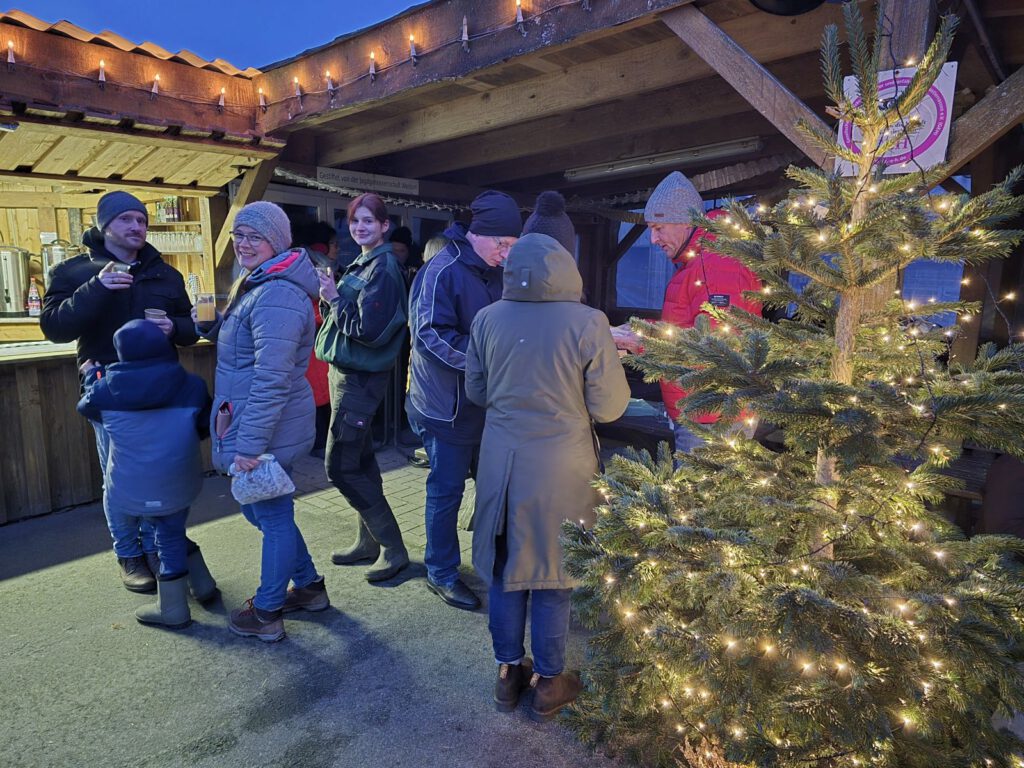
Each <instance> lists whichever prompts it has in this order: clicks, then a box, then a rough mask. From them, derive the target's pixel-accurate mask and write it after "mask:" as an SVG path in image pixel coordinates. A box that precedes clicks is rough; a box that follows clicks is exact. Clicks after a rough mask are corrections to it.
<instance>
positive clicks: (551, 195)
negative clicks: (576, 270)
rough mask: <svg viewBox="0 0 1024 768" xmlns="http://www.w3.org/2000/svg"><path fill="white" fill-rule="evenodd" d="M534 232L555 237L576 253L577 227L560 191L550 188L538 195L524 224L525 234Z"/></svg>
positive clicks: (571, 251) (563, 245) (568, 249)
mask: <svg viewBox="0 0 1024 768" xmlns="http://www.w3.org/2000/svg"><path fill="white" fill-rule="evenodd" d="M532 232H536V233H539V234H541V235H548V236H550V237H553V238H555V240H557V241H558V242H559V243H560V244H561V246H562V247H563V248H565V250H567V251H568V252H569V253H571V254H573V255H575V253H576V229H575V228H574V227H573V225H572V220H571V219H570V218H569V216H568V214H566V212H565V198H564V197H562V196H561V195H560V194H559V193H558V192H555V191H553V190H548V191H547V192H541V193H540V194H539V195H537V202H536V203H535V204H534V208H533V213H531V214H530V216H529V218H528V219H527V220H526V224H525V225H524V226H523V234H524V235H528V234H530V233H532Z"/></svg>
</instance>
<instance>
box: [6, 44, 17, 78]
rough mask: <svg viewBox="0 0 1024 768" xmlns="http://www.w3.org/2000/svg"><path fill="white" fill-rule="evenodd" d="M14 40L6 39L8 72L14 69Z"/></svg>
mask: <svg viewBox="0 0 1024 768" xmlns="http://www.w3.org/2000/svg"><path fill="white" fill-rule="evenodd" d="M14 64H15V62H14V41H13V40H8V41H7V70H8V71H9V72H13V71H14Z"/></svg>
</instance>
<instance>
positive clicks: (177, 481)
mask: <svg viewBox="0 0 1024 768" xmlns="http://www.w3.org/2000/svg"><path fill="white" fill-rule="evenodd" d="M114 348H115V349H116V350H117V359H118V362H117V363H113V364H111V365H109V366H106V368H102V367H99V366H95V367H92V368H89V369H88V370H86V371H85V394H84V395H83V396H82V399H81V401H79V403H78V411H79V413H81V414H82V415H83V416H85V417H86V418H88V419H91V420H92V421H96V422H99V423H101V424H102V425H103V427H104V428H105V429H106V431H107V433H108V434H109V436H110V452H109V455H108V458H107V465H106V466H105V467H103V483H104V487H105V490H106V493H105V494H104V501H105V503H107V504H109V505H111V507H112V508H114V509H116V510H117V511H118V512H121V513H123V514H126V515H130V516H134V517H147V518H150V520H151V521H152V523H153V525H154V527H155V529H156V546H157V553H158V554H159V557H160V570H159V573H158V574H157V601H156V603H154V604H149V605H144V606H141V607H140V608H138V609H137V610H136V611H135V617H136V618H137V619H138V620H139V621H140V622H141V623H143V624H156V625H162V626H164V627H167V628H169V629H182V628H184V627H187V626H188V625H189V624H190V623H191V621H192V616H191V613H190V612H189V607H188V588H189V582H190V581H191V586H192V591H193V594H194V596H195V597H196V599H198V600H200V601H204V600H208V599H210V598H212V597H213V596H214V595H215V594H216V591H217V585H216V583H215V582H214V581H213V578H212V577H211V576H210V572H209V571H208V570H207V568H206V564H205V563H204V562H203V557H202V554H201V553H200V552H199V548H198V547H197V546H196V545H195V543H194V542H192V541H190V540H189V539H188V538H186V536H185V519H186V518H187V516H188V511H189V506H190V505H191V504H192V502H193V501H195V499H196V497H197V496H198V495H199V491H200V489H201V487H202V465H201V462H200V457H199V440H200V438H201V437H207V436H208V435H209V409H210V395H209V393H208V391H207V389H206V383H205V382H204V381H203V380H202V379H201V378H200V377H198V376H196V375H195V374H191V373H188V372H187V371H186V370H185V369H184V368H183V367H182V366H181V364H180V363H179V362H178V353H177V351H176V350H175V348H174V345H173V344H172V343H171V342H170V340H169V339H168V338H167V336H166V335H165V334H164V332H163V331H162V330H161V329H160V327H159V326H158V325H156V324H155V323H152V322H150V321H148V320H130V321H129V322H127V323H125V324H124V325H123V326H121V328H119V329H118V330H117V332H116V333H115V334H114Z"/></svg>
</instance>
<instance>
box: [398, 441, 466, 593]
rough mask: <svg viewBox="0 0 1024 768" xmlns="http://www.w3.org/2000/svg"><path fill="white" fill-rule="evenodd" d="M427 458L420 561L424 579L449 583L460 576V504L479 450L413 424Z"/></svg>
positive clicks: (436, 582) (452, 582)
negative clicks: (424, 530) (424, 539)
mask: <svg viewBox="0 0 1024 768" xmlns="http://www.w3.org/2000/svg"><path fill="white" fill-rule="evenodd" d="M413 428H414V429H416V431H417V433H418V434H419V436H420V439H422V440H423V448H424V449H425V450H426V452H427V457H428V458H429V459H430V474H428V475H427V503H426V507H425V509H424V513H425V516H426V526H427V548H426V550H425V551H424V553H423V562H424V563H425V564H426V566H427V578H428V579H430V580H431V581H432V582H434V583H435V584H441V585H443V586H451V585H452V584H454V583H455V582H456V580H458V578H459V565H460V564H461V562H462V557H461V555H460V554H459V507H461V506H462V495H463V493H465V490H466V475H468V474H469V469H470V467H471V466H472V464H473V458H474V457H475V456H476V453H477V451H478V450H479V446H478V445H457V444H455V443H449V442H446V441H444V440H438V439H437V438H436V437H434V436H433V435H431V434H430V433H429V432H427V431H425V430H423V429H422V428H420V427H419V426H417V425H415V424H414V427H413Z"/></svg>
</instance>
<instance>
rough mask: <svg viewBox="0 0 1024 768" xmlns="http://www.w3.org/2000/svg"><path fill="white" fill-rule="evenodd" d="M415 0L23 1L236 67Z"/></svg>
mask: <svg viewBox="0 0 1024 768" xmlns="http://www.w3.org/2000/svg"><path fill="white" fill-rule="evenodd" d="M413 5H419V2H418V0H361V1H358V2H357V1H356V0H22V2H21V3H20V4H18V5H15V6H13V7H14V8H17V9H18V10H21V11H25V12H26V13H30V14H32V15H33V16H36V17H38V18H40V19H42V20H43V21H47V22H50V23H54V22H57V21H60V20H61V19H66V20H68V21H70V22H71V23H73V24H77V25H78V26H80V27H83V28H84V29H88V30H89V31H91V32H102V31H103V30H105V29H109V30H111V31H113V32H116V33H117V34H119V35H121V36H122V37H124V38H127V39H128V40H131V41H133V42H143V41H145V40H149V41H152V42H154V43H156V44H157V45H160V46H162V47H164V48H166V49H167V50H169V51H172V52H174V51H179V50H181V49H182V48H187V49H188V50H190V51H193V52H195V53H197V54H199V55H200V56H202V57H203V58H206V59H216V58H221V59H227V60H228V61H230V62H231V63H232V64H234V65H235V66H236V67H239V68H241V69H245V68H246V67H261V66H263V65H266V64H270V63H272V62H275V61H280V60H281V59H287V58H290V57H292V56H294V55H296V54H298V53H301V52H302V51H304V50H306V49H307V48H313V47H316V46H318V45H323V44H324V43H327V42H330V41H331V40H333V39H334V38H336V37H338V36H339V35H343V34H346V33H348V32H352V31H354V30H357V29H362V28H363V27H368V26H370V25H371V24H375V23H376V22H378V21H383V20H384V19H388V18H390V17H392V16H394V15H395V14H397V13H400V12H401V11H403V10H405V9H406V8H409V7H411V6H413Z"/></svg>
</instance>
